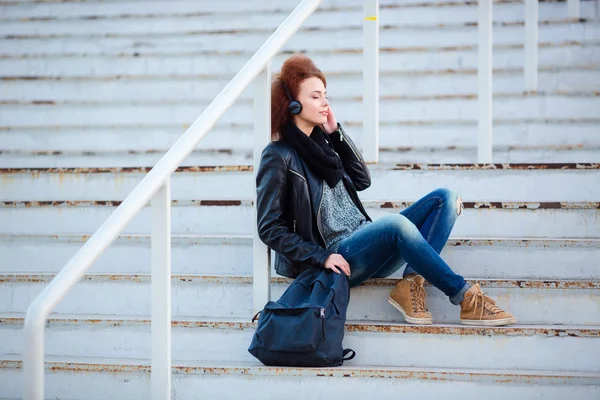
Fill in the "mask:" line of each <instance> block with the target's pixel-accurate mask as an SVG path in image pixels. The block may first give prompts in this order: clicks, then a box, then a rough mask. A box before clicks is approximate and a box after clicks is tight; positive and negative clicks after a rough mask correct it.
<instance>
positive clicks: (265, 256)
mask: <svg viewBox="0 0 600 400" xmlns="http://www.w3.org/2000/svg"><path fill="white" fill-rule="evenodd" d="M253 89H254V153H253V157H254V158H253V160H254V185H255V186H254V193H253V198H254V206H253V207H252V208H253V210H254V221H257V212H256V173H257V172H258V166H259V165H260V157H261V153H262V150H263V149H264V148H265V146H266V145H267V144H268V143H269V142H270V140H271V61H269V62H268V63H267V65H266V66H265V68H264V69H263V70H262V71H261V72H260V74H258V76H257V77H256V78H254V88H253ZM252 252H253V262H254V263H253V264H252V268H253V276H254V279H253V285H252V290H253V309H254V313H257V312H259V311H260V310H262V308H263V307H264V305H265V304H266V303H267V302H268V301H269V300H270V299H271V259H270V251H269V249H268V248H267V246H265V245H264V243H263V242H262V241H261V240H260V238H259V237H258V230H257V224H256V223H255V224H254V237H253V240H252Z"/></svg>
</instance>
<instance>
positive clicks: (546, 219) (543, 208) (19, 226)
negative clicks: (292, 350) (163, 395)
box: [0, 0, 600, 400]
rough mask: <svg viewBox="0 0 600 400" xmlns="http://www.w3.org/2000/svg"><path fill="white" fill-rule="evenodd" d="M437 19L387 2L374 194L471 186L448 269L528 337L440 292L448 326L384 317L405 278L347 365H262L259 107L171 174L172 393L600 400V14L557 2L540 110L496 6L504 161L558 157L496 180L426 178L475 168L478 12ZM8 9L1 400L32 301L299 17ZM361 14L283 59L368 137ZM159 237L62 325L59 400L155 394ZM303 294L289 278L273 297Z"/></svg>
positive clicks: (354, 321)
mask: <svg viewBox="0 0 600 400" xmlns="http://www.w3.org/2000/svg"><path fill="white" fill-rule="evenodd" d="M437 3H440V4H437V5H436V4H433V2H428V1H425V0H423V1H414V0H403V1H402V2H399V1H398V2H395V1H394V2H392V1H384V0H381V4H382V5H383V7H384V8H383V9H382V11H381V18H382V27H383V29H382V32H381V45H382V47H386V48H387V50H385V51H384V52H382V56H381V67H382V77H381V82H382V86H381V92H382V95H383V96H385V97H384V98H383V101H382V105H381V107H382V114H381V118H382V126H381V134H382V138H381V143H382V146H384V147H385V149H383V151H382V159H383V160H384V161H385V162H383V163H382V164H380V165H373V166H371V173H372V176H373V185H372V187H371V188H369V189H368V190H366V191H364V192H362V193H361V198H362V199H363V201H364V202H365V205H366V206H367V208H368V211H369V213H370V214H371V216H373V217H375V218H377V217H380V216H382V215H385V214H387V213H396V212H399V211H400V210H401V209H402V208H404V207H406V206H407V205H408V204H410V203H411V202H413V201H415V200H416V199H418V198H419V197H421V196H423V195H424V194H426V193H427V192H429V191H431V190H433V189H435V188H438V187H449V188H452V189H454V190H456V191H458V192H459V193H460V194H461V195H462V197H463V200H464V202H465V210H464V215H463V216H462V217H461V218H459V220H458V222H457V225H456V228H455V230H454V231H453V235H452V237H451V240H450V242H449V243H448V246H447V247H446V249H445V250H444V253H443V256H444V258H445V259H446V260H447V261H448V263H449V264H450V265H451V266H453V268H455V269H456V270H457V271H458V272H459V273H461V274H463V275H464V276H466V277H467V278H468V279H469V280H471V281H477V282H480V283H481V284H482V287H483V289H484V291H485V292H486V293H488V294H489V295H490V296H492V297H494V298H496V299H497V300H498V301H499V303H500V305H501V306H502V307H504V308H506V309H507V310H508V311H510V312H512V313H514V314H515V315H516V316H517V319H518V322H519V324H518V325H515V326H510V327H498V328H484V327H466V326H461V325H459V324H458V323H457V321H458V309H457V308H456V307H453V306H451V305H450V303H449V302H448V301H447V299H445V298H444V296H443V295H442V293H441V292H439V291H438V290H437V289H435V288H433V287H431V286H428V287H427V288H426V290H427V292H428V305H429V308H430V310H431V311H432V313H433V316H434V322H435V324H434V325H433V326H427V327H419V326H410V325H407V324H405V323H403V321H402V317H401V316H400V314H399V313H397V312H396V311H395V310H394V309H393V308H392V307H391V306H389V305H388V304H387V301H386V299H387V294H388V291H389V290H390V288H391V286H393V284H394V283H395V281H396V280H397V278H398V275H396V276H392V277H390V278H388V279H376V280H371V281H369V282H367V283H366V284H365V285H363V286H361V287H359V288H357V289H354V290H353V291H352V294H351V296H352V299H351V304H350V308H349V320H348V325H347V334H346V339H345V343H344V344H345V345H346V346H347V347H352V348H354V349H355V350H356V351H357V353H358V355H357V357H356V358H355V359H354V360H352V361H351V362H348V363H347V364H346V365H345V366H343V367H341V368H337V369H297V368H267V367H264V366H262V365H261V364H260V363H258V362H257V361H256V360H254V359H252V358H251V356H250V354H249V353H247V351H246V349H247V347H248V345H249V342H250V338H251V336H252V334H253V331H254V325H253V324H252V323H250V318H251V315H252V309H251V303H252V302H251V285H252V253H251V252H252V250H251V249H252V242H251V240H252V239H251V233H252V229H254V221H253V217H252V202H251V200H250V199H251V198H252V191H253V182H252V169H251V167H248V166H246V164H249V161H250V160H251V159H250V158H249V156H248V153H249V151H250V146H251V136H250V135H251V127H250V124H251V115H250V112H251V111H250V110H251V102H250V99H251V97H250V95H251V90H249V91H248V92H247V93H245V94H244V97H243V98H242V99H241V100H240V101H239V102H238V104H237V105H236V106H235V107H234V108H233V109H232V110H231V112H230V114H228V115H227V116H226V117H225V119H224V121H223V123H221V124H220V125H219V126H218V127H217V128H215V132H212V133H211V134H209V136H208V137H207V138H206V142H205V143H203V144H201V146H200V147H199V149H198V150H197V151H196V152H195V153H194V154H193V155H192V156H191V157H190V159H189V160H188V163H187V164H189V165H193V166H189V167H183V168H180V169H179V170H178V171H177V172H176V173H175V174H174V176H173V181H172V189H173V199H174V201H173V227H172V230H173V277H172V292H173V299H172V301H173V309H172V313H173V365H174V367H173V398H174V399H192V398H193V399H197V398H199V397H202V398H208V399H213V398H214V399H221V398H223V399H233V398H239V397H243V398H245V399H292V398H293V399H296V398H297V399H303V398H308V397H309V396H310V398H317V399H332V398H333V399H336V398H349V399H364V398H368V397H373V395H375V396H376V397H384V396H389V397H392V396H393V397H394V398H395V397H398V396H400V397H402V396H410V395H418V396H421V398H433V397H434V396H435V397H439V396H440V395H442V396H443V397H445V398H449V399H458V398H461V399H465V398H466V399H469V398H482V399H506V398H508V397H509V396H512V397H513V398H517V399H521V398H527V399H534V398H544V399H564V398H569V399H577V400H579V399H594V398H598V397H600V361H599V360H600V270H599V269H598V268H599V261H600V224H599V221H600V165H599V164H597V163H585V162H584V161H597V160H598V158H599V157H598V154H600V153H599V152H598V151H597V147H598V144H599V143H600V141H599V137H600V136H599V132H600V131H599V127H600V119H599V115H600V114H598V111H597V110H598V109H600V107H598V104H597V103H598V96H597V93H596V92H598V91H599V88H600V69H599V68H598V66H599V65H600V63H599V62H598V61H599V60H598V57H599V53H598V49H599V48H598V47H595V46H597V44H598V43H597V41H598V39H599V38H600V35H599V33H600V30H599V29H598V27H597V25H596V24H597V15H598V11H597V10H598V8H597V7H598V4H597V2H592V1H587V2H582V18H583V20H582V21H581V22H579V23H575V24H568V23H566V22H564V21H561V20H564V17H565V16H566V5H565V4H564V3H554V2H542V3H540V21H554V22H548V23H544V24H543V25H541V26H540V41H541V42H543V43H546V44H545V45H544V46H543V47H542V48H541V49H540V60H541V71H542V72H541V75H540V81H541V86H540V93H536V94H523V93H522V71H521V67H520V65H521V60H520V58H519V57H520V55H521V53H522V48H521V47H519V46H520V43H521V42H522V38H523V32H522V27H521V26H520V24H519V23H518V21H519V20H520V19H522V15H523V12H522V10H523V5H522V4H520V3H518V2H501V3H498V4H497V5H496V6H495V15H496V18H497V19H498V21H499V23H498V25H497V27H496V28H495V34H496V36H495V40H496V43H497V51H496V59H495V62H497V69H498V73H497V74H496V78H495V79H496V81H495V85H496V92H497V93H498V96H497V97H496V105H495V106H496V109H495V110H496V113H497V115H496V122H495V140H496V141H497V142H496V143H497V144H498V146H497V150H496V154H495V159H497V160H499V161H498V162H509V161H515V160H518V161H520V160H525V161H529V162H531V161H544V162H545V163H543V164H506V163H505V164H495V165H485V166H484V165H473V164H462V165H455V164H451V165H449V164H445V165H431V164H426V163H432V162H436V161H441V162H445V163H448V162H452V161H462V162H465V161H466V162H472V161H473V160H474V158H475V149H474V147H473V144H474V135H475V125H474V121H475V115H474V114H473V112H472V109H473V105H474V104H475V103H474V101H475V100H474V99H473V93H475V90H476V86H475V85H476V82H475V69H474V68H475V67H476V64H475V61H476V58H475V55H476V48H475V43H476V37H475V34H474V32H475V27H473V24H472V22H473V21H476V18H475V15H476V14H475V7H474V6H473V5H472V4H471V3H464V4H463V3H460V2H443V1H440V2H437ZM1 4H2V5H0V21H1V23H0V35H4V40H2V42H0V43H2V46H1V47H0V53H1V54H2V57H0V74H1V75H2V81H0V88H1V90H0V98H1V99H2V100H3V104H1V105H0V125H1V126H2V128H1V129H0V148H1V149H2V154H0V168H1V169H0V399H15V398H20V397H21V396H22V388H23V385H24V384H26V382H24V381H23V376H22V372H21V358H22V354H23V346H24V343H23V338H22V333H21V328H22V324H23V317H24V312H25V310H26V309H27V307H28V305H29V303H30V301H31V300H32V299H33V298H34V297H35V296H36V295H37V294H38V293H39V292H40V291H41V290H42V289H43V287H44V286H45V285H46V284H47V283H48V282H49V280H50V279H52V277H53V276H54V275H55V274H56V273H57V272H58V271H59V270H60V269H61V268H62V267H63V266H64V264H65V263H66V262H67V261H68V259H69V258H70V257H71V256H72V255H73V254H74V252H75V251H76V250H77V249H78V248H79V247H81V245H82V244H83V243H84V241H85V240H86V239H87V238H88V237H89V235H90V234H92V233H93V232H94V231H95V230H96V229H97V228H98V227H99V226H100V224H101V223H102V222H103V221H104V220H105V219H106V218H107V217H108V216H109V215H110V213H111V212H112V211H113V210H114V209H115V207H116V206H118V204H119V203H120V201H122V199H123V198H124V197H125V196H126V195H127V194H128V193H129V192H130V191H131V189H132V188H133V187H134V186H135V185H136V183H137V182H139V181H140V179H141V178H142V177H143V176H144V174H145V173H146V172H147V171H148V170H149V168H148V167H149V166H151V165H152V164H153V163H154V161H155V160H157V159H158V158H159V157H160V155H161V153H162V152H163V151H164V150H166V149H167V148H168V147H169V146H170V144H171V143H172V142H173V141H174V140H176V138H177V137H178V135H180V134H181V133H182V130H183V129H184V128H185V126H187V124H189V123H190V122H191V121H192V120H193V119H194V118H195V117H196V116H197V115H198V114H200V112H201V111H202V109H203V107H204V106H205V105H206V104H208V102H209V101H210V100H211V99H212V98H213V97H214V96H215V95H216V94H217V93H218V91H219V90H220V89H221V88H222V87H223V86H224V84H225V83H226V81H227V80H228V79H229V78H231V77H232V76H233V74H234V73H235V72H236V71H237V70H238V69H239V68H240V67H241V65H242V64H243V62H245V60H247V59H248V58H249V57H250V54H251V53H252V52H253V51H254V50H255V49H256V48H257V47H258V46H259V45H260V43H262V41H263V40H264V39H265V38H266V37H267V35H268V34H269V33H270V32H271V31H272V29H273V28H274V27H275V26H276V25H277V24H278V23H279V22H280V21H281V20H283V18H285V16H286V15H287V13H288V12H289V11H290V9H291V8H292V7H293V4H294V2H291V1H290V2H288V1H245V2H233V1H227V0H225V1H223V0H221V1H218V2H211V1H173V2H170V3H169V5H168V6H165V3H164V2H161V1H141V0H139V1H138V0H130V1H125V2H112V1H97V2H94V1H82V2H64V3H62V2H61V3H58V2H56V3H55V2H50V1H48V2H30V1H19V2H7V1H5V2H3V3H1ZM360 4H361V2H360V1H356V0H354V1H352V0H346V1H334V0H329V1H327V0H326V2H325V3H324V7H323V8H322V9H321V11H319V12H318V13H316V14H315V15H314V16H313V17H312V18H311V19H310V20H309V21H308V22H307V25H306V28H307V29H304V30H303V31H301V32H299V33H298V34H297V35H296V37H295V39H294V40H293V41H292V42H290V44H289V46H288V48H287V49H288V50H289V51H291V50H306V51H307V52H308V53H309V54H310V55H312V56H314V58H315V59H316V60H317V62H318V64H319V65H320V66H321V67H322V68H323V70H325V71H326V72H327V73H328V77H329V82H330V85H329V87H330V89H329V90H330V92H331V96H330V97H331V98H332V102H335V107H336V108H335V110H336V114H337V115H338V116H339V118H340V120H342V121H346V120H347V121H349V123H348V124H347V125H348V131H349V132H350V134H351V135H353V136H357V137H358V139H359V141H360V136H361V128H360V120H361V119H360V98H359V96H360V70H361V69H360V68H361V67H360V65H361V64H360V54H358V53H359V49H360V48H359V46H360V43H361V42H360V40H358V39H357V38H358V37H359V36H360V24H361V21H362V19H361V18H362V17H361V6H360ZM206 13H208V14H206ZM7 35H13V36H12V38H8V37H6V36H7ZM323 35H328V36H327V37H331V38H332V40H331V42H328V41H325V40H323V39H322V38H323ZM357 40H358V41H357ZM594 41H596V42H594ZM283 58H285V55H283V56H282V57H280V58H278V59H277V60H276V61H275V63H274V64H275V65H274V69H277V68H278V65H279V64H280V63H281V60H282V59H283ZM594 60H595V61H594ZM407 143H408V144H407ZM452 146H455V148H453V147H452ZM511 146H513V147H514V146H516V147H514V148H513V147H511ZM519 146H521V147H519ZM398 147H404V148H403V149H400V151H399V149H398ZM588 155H589V157H588ZM400 161H402V162H404V164H397V163H398V162H400ZM411 161H418V162H421V164H406V163H407V162H411ZM551 161H552V162H557V161H561V162H562V163H560V164H558V163H553V164H550V163H548V162H551ZM569 161H576V162H577V163H569ZM204 164H216V165H223V166H202V165H204ZM239 164H243V165H242V166H240V165H239ZM56 167H58V168H56ZM149 227H150V220H149V210H144V211H143V212H142V213H141V215H140V216H138V217H137V218H136V219H134V220H133V222H132V223H131V225H130V226H129V228H128V229H127V230H126V231H125V232H124V234H123V235H122V236H121V237H120V238H119V239H118V240H117V241H116V242H115V243H114V244H113V245H112V246H111V247H110V248H109V249H108V250H107V252H106V253H105V254H104V255H103V256H102V257H101V258H100V259H99V260H97V262H96V263H95V264H94V266H93V267H92V269H91V270H90V271H89V273H88V274H87V275H86V276H85V277H84V279H83V280H82V281H81V282H80V283H78V284H77V285H76V287H75V288H74V290H73V291H72V292H71V293H70V294H69V295H68V296H67V298H65V300H64V301H63V302H62V303H61V304H60V305H59V306H58V307H57V309H56V310H55V311H56V312H55V313H54V314H52V316H51V318H50V321H49V322H48V326H47V329H46V354H47V357H46V360H47V366H46V368H47V374H46V397H47V398H52V399H55V398H60V399H75V398H86V399H103V400H104V399H107V398H115V399H139V398H148V397H149V393H150V373H149V371H150V366H149V365H150V362H149V356H150V324H149V314H150V276H149V271H150V263H149V261H150V238H149V232H150V229H149ZM288 283H289V280H287V279H284V278H280V277H277V276H276V275H275V274H273V281H272V292H273V296H274V297H277V296H279V295H280V293H281V292H282V291H283V290H284V289H285V287H286V285H287V284H288Z"/></svg>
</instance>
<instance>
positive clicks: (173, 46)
mask: <svg viewBox="0 0 600 400" xmlns="http://www.w3.org/2000/svg"><path fill="white" fill-rule="evenodd" d="M361 14H362V12H361ZM283 19H284V17H281V18H278V22H277V24H279V23H280V22H282V21H283ZM329 19H330V20H331V18H329ZM356 21H357V22H358V24H359V25H354V26H353V24H352V23H348V20H344V19H341V20H339V21H338V23H337V24H336V23H335V20H332V22H333V25H332V26H328V27H326V28H325V29H323V28H314V27H310V26H306V27H303V28H301V29H300V30H299V31H298V32H297V33H296V34H295V35H294V36H293V37H292V38H291V39H290V40H289V41H288V42H287V43H286V44H285V45H284V47H283V48H282V51H283V52H284V53H289V52H293V51H309V52H317V53H321V57H322V58H323V61H325V60H329V62H330V63H332V62H333V63H335V60H332V59H331V57H326V55H327V54H330V52H331V51H333V52H341V51H342V50H343V53H359V52H361V51H362V47H361V45H360V43H362V42H361V41H360V40H359V39H360V38H361V30H362V17H361V18H357V20H356ZM416 21H419V20H418V19H417V20H416ZM192 22H194V23H195V24H196V26H198V25H205V27H206V28H209V30H208V31H206V30H204V31H202V30H201V31H199V32H181V33H173V34H143V36H142V37H143V41H142V42H140V36H138V35H133V36H132V35H127V34H125V35H122V34H120V32H119V31H112V32H110V34H100V35H94V34H87V35H84V36H81V35H77V34H76V35H71V34H67V35H64V34H60V33H59V34H58V35H57V36H54V35H43V34H42V35H39V34H33V35H27V34H26V35H15V34H14V33H13V34H9V35H6V36H2V35H1V34H0V40H1V41H2V43H3V46H2V51H1V52H0V55H2V57H3V58H4V57H10V58H17V59H18V58H25V59H29V58H31V57H33V58H34V59H32V60H31V61H35V59H37V57H39V56H46V57H50V58H48V61H51V60H52V59H53V58H55V57H61V56H65V57H74V56H77V57H83V58H88V57H101V56H112V57H114V56H121V57H124V58H125V60H126V59H128V58H131V57H136V58H138V57H141V59H144V58H145V57H146V56H152V55H162V56H166V55H171V56H173V57H177V56H179V57H181V56H186V57H189V56H190V55H194V54H195V55H197V56H200V55H204V57H207V56H212V57H211V58H212V59H215V58H224V57H225V58H227V57H229V58H230V59H231V61H232V62H233V64H234V65H232V66H231V68H233V70H234V71H233V72H237V70H239V67H237V66H235V65H237V63H236V61H235V60H238V59H239V58H240V56H243V57H242V58H243V59H244V60H247V59H248V58H249V56H250V55H251V54H253V53H254V51H256V50H258V48H259V47H260V46H261V44H262V43H264V41H265V40H266V39H267V38H268V37H269V36H270V35H271V34H272V32H273V29H271V28H265V27H263V26H262V25H259V24H255V25H254V27H258V29H252V30H243V31H237V30H235V29H230V28H227V27H226V26H223V25H222V24H221V28H220V29H217V30H212V29H210V25H211V23H205V22H201V21H192ZM88 23H89V22H87V21H86V22H83V23H81V22H80V23H79V24H81V28H79V29H85V25H86V24H88ZM128 23H130V22H128ZM214 23H216V24H219V22H218V21H215V22H214ZM60 24H61V25H62V24H63V23H62V22H61V23H60ZM21 25H22V24H21ZM335 25H339V26H335ZM5 29H6V28H5ZM17 29H18V28H17ZM599 31H600V26H599V24H598V21H587V22H583V23H578V24H572V23H569V22H552V21H545V20H540V25H539V43H540V46H541V47H542V48H546V47H555V46H560V47H562V45H564V44H569V43H570V44H574V45H576V47H578V46H577V45H582V44H594V43H597V42H598V40H599V39H600V36H599V35H600V32H599ZM323 35H327V36H328V37H331V38H332V39H334V40H331V41H330V40H327V41H320V42H315V41H312V40H314V39H315V38H318V37H322V36H323ZM407 36H408V37H407ZM215 37H216V38H218V40H217V42H218V43H220V44H221V45H220V46H218V45H216V43H215V40H214V39H215ZM409 37H413V39H412V40H411V39H409ZM524 37H525V29H524V26H523V24H522V23H521V24H509V25H499V26H496V27H494V36H493V44H494V45H495V46H499V47H498V48H497V50H503V49H505V48H508V49H514V48H517V49H518V48H521V49H522V46H523V41H524ZM211 38H213V40H212V41H211ZM240 39H242V40H240ZM211 42H212V43H211ZM240 42H242V43H246V46H244V45H242V43H240ZM476 46H477V26H476V23H474V24H472V25H467V26H465V25H463V24H460V25H447V26H440V25H423V23H422V22H416V23H415V22H413V23H412V24H410V25H408V26H407V25H403V24H402V23H399V22H397V21H393V22H391V23H390V24H389V25H386V26H385V28H384V29H381V30H380V48H381V49H382V50H383V51H384V53H382V55H381V56H385V54H386V53H391V54H394V53H395V52H399V51H402V52H407V51H408V52H415V53H419V52H423V51H424V50H427V49H428V48H431V50H435V49H437V50H444V49H445V50H446V51H455V52H456V51H460V50H471V51H473V50H474V49H476ZM207 52H208V54H207ZM311 55H312V56H314V57H317V54H311ZM330 55H331V54H330ZM350 55H351V54H348V56H350ZM416 55H417V54H415V56H416ZM46 57H44V58H46ZM335 58H336V59H338V58H339V57H337V56H336V57H335ZM548 60H550V59H548ZM122 61H123V60H122ZM205 61H208V60H205ZM555 61H558V60H555ZM38 63H39V61H38ZM277 64H279V62H276V65H277ZM210 65H211V64H210V63H209V64H208V66H210ZM337 65H343V64H340V63H339V62H338V63H337ZM381 66H382V67H383V68H385V66H384V64H381ZM65 67H66V66H65ZM197 67H200V68H202V64H201V63H200V64H197ZM320 67H321V68H324V67H323V66H320ZM349 67H350V66H348V65H346V68H349ZM231 68H229V67H227V66H225V70H224V71H223V72H226V71H231V70H232V69H231ZM350 68H351V67H350ZM324 70H326V69H324ZM200 71H204V69H201V70H200Z"/></svg>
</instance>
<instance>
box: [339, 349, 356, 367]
mask: <svg viewBox="0 0 600 400" xmlns="http://www.w3.org/2000/svg"><path fill="white" fill-rule="evenodd" d="M350 353H352V355H350V356H349V357H346V356H347V355H348V354H350ZM355 356H356V352H355V351H354V350H352V349H344V352H343V355H342V361H341V362H340V365H342V364H343V363H344V361H349V360H352V359H353V358H354V357H355Z"/></svg>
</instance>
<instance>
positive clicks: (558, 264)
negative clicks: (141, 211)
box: [0, 235, 600, 280]
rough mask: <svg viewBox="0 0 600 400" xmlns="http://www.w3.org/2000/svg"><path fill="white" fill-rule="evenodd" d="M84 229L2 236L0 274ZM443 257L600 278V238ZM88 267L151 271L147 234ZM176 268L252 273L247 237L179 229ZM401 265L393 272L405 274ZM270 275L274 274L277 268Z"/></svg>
mask: <svg viewBox="0 0 600 400" xmlns="http://www.w3.org/2000/svg"><path fill="white" fill-rule="evenodd" d="M88 237H89V236H87V235H0V273H57V272H58V271H60V269H61V268H63V267H64V266H65V265H66V264H67V262H68V261H69V259H70V258H71V257H72V256H73V255H74V254H75V252H76V251H77V250H79V248H81V246H82V245H83V243H84V242H85V241H86V240H87V238H88ZM442 256H443V258H444V260H446V262H447V263H448V264H449V265H452V266H453V268H454V270H455V271H456V272H457V273H459V274H461V275H463V276H466V277H476V276H485V277H487V278H490V279H544V280H557V279H569V280H590V279H591V280H594V279H600V265H599V263H598V260H600V239H483V238H462V239H458V238H457V239H453V240H451V241H449V242H448V244H447V245H446V248H445V249H444V251H443V253H442ZM89 271H90V273H102V274H107V273H108V274H110V273H116V274H144V273H148V272H149V271H150V236H149V235H131V236H120V237H119V239H117V241H116V242H115V243H114V244H113V245H112V246H111V247H110V248H109V249H108V250H107V251H106V252H105V253H104V254H103V255H102V256H100V258H99V259H98V260H97V261H96V262H95V263H94V265H93V267H92V268H91V269H90V270H89ZM172 271H173V274H176V275H181V274H192V275H237V276H251V275H252V273H253V272H252V238H251V237H250V236H200V235H177V236H174V237H173V238H172ZM401 272H402V271H401V270H399V271H398V272H396V273H394V275H392V277H401ZM271 274H272V276H276V273H275V272H274V271H272V272H271Z"/></svg>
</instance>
